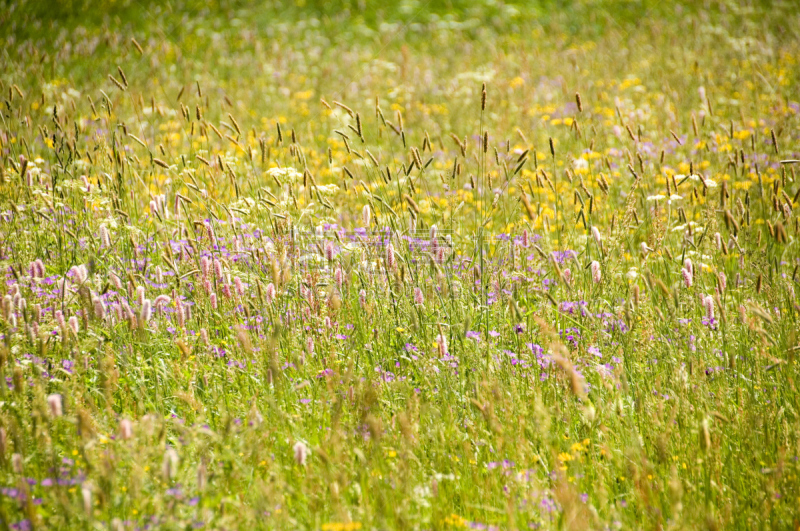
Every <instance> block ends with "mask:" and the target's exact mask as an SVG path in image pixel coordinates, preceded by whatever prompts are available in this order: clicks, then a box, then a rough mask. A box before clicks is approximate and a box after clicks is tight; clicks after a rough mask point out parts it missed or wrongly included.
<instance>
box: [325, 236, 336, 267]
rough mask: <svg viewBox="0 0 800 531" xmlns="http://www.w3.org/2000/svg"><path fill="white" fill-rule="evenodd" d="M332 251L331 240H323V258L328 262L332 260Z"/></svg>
mask: <svg viewBox="0 0 800 531" xmlns="http://www.w3.org/2000/svg"><path fill="white" fill-rule="evenodd" d="M333 253H334V248H333V242H332V241H328V242H325V260H327V261H328V262H330V261H332V260H333Z"/></svg>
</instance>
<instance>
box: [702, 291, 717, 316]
mask: <svg viewBox="0 0 800 531" xmlns="http://www.w3.org/2000/svg"><path fill="white" fill-rule="evenodd" d="M703 307H704V308H705V310H706V319H707V320H708V321H713V320H714V297H712V296H711V295H706V296H705V297H703Z"/></svg>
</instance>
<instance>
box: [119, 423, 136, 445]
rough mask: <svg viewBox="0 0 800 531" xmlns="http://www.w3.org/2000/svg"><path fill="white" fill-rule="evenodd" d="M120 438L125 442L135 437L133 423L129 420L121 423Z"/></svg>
mask: <svg viewBox="0 0 800 531" xmlns="http://www.w3.org/2000/svg"><path fill="white" fill-rule="evenodd" d="M119 436H120V437H121V438H122V439H123V440H126V441H127V440H128V439H130V438H131V437H133V423H132V422H131V421H130V420H128V419H122V420H120V421H119Z"/></svg>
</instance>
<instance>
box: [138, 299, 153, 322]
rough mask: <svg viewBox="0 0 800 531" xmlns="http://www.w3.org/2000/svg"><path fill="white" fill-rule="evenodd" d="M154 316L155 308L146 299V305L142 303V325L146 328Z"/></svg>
mask: <svg viewBox="0 0 800 531" xmlns="http://www.w3.org/2000/svg"><path fill="white" fill-rule="evenodd" d="M152 314H153V307H152V303H151V302H150V299H145V300H144V303H142V309H141V311H140V312H139V319H140V320H141V325H142V327H144V326H145V325H146V324H147V323H149V322H150V317H152Z"/></svg>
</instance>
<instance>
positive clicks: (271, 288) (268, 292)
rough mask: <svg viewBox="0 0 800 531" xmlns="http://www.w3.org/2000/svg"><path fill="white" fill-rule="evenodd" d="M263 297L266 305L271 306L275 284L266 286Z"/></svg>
mask: <svg viewBox="0 0 800 531" xmlns="http://www.w3.org/2000/svg"><path fill="white" fill-rule="evenodd" d="M264 295H266V297H267V304H272V301H273V300H274V299H275V284H273V283H272V282H270V283H269V284H267V289H265V290H264Z"/></svg>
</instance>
